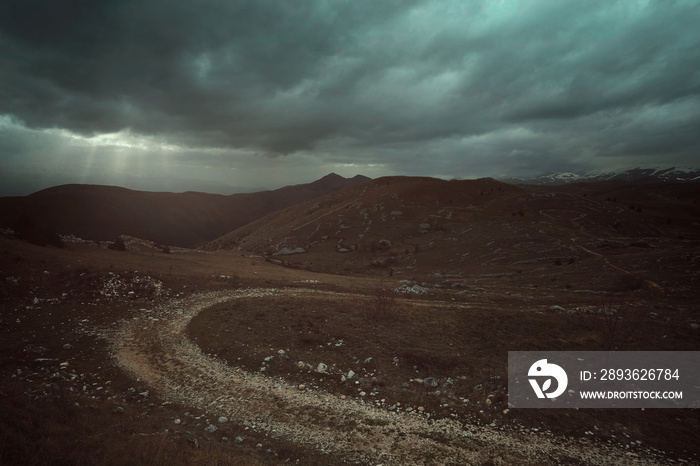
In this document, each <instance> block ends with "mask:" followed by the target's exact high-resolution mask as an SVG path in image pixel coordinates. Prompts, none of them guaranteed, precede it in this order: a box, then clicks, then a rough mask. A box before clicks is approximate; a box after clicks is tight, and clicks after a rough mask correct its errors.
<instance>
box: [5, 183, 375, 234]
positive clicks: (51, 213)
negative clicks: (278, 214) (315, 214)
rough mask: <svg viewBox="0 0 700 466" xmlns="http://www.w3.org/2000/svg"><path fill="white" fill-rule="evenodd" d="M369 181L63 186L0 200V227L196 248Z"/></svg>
mask: <svg viewBox="0 0 700 466" xmlns="http://www.w3.org/2000/svg"><path fill="white" fill-rule="evenodd" d="M367 180H369V178H366V177H364V176H361V175H358V176H356V177H354V178H343V177H341V176H339V175H336V174H333V173H332V174H329V175H327V176H325V177H323V178H321V179H319V180H317V181H314V182H313V183H308V184H300V185H294V186H286V187H283V188H280V189H277V190H274V191H262V192H257V193H251V194H232V195H230V196H224V195H219V194H206V193H199V192H185V193H167V192H146V191H134V190H130V189H125V188H119V187H114V186H96V185H76V184H71V185H63V186H57V187H53V188H48V189H44V190H42V191H39V192H36V193H34V194H31V195H29V196H23V197H2V198H0V226H3V227H7V228H11V229H15V230H16V229H24V230H27V229H34V230H42V231H46V232H56V233H58V234H62V235H68V234H72V235H76V236H79V237H81V238H85V239H91V240H98V241H106V240H110V241H111V240H114V239H115V238H116V237H117V236H118V235H122V234H126V235H130V236H135V237H139V238H143V239H147V240H151V241H154V242H157V243H162V244H167V245H171V246H181V247H195V246H197V245H200V244H202V243H205V242H207V241H210V240H212V239H214V238H217V237H219V236H221V235H223V234H225V233H227V232H229V231H231V230H233V229H236V228H238V227H240V226H242V225H245V224H246V223H249V222H251V221H253V220H256V219H258V218H260V217H262V216H264V215H267V214H269V213H270V212H273V211H275V210H278V209H281V208H284V207H288V206H290V205H293V204H296V203H298V202H303V201H307V200H309V199H314V198H317V197H319V196H323V195H325V194H328V193H331V192H333V191H336V190H338V189H341V188H344V187H346V186H350V185H353V184H357V183H363V182H365V181H367Z"/></svg>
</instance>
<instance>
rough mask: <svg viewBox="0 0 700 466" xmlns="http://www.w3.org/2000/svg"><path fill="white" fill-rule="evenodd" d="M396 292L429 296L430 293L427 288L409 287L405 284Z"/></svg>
mask: <svg viewBox="0 0 700 466" xmlns="http://www.w3.org/2000/svg"><path fill="white" fill-rule="evenodd" d="M394 291H396V292H398V293H414V294H427V293H428V291H427V290H426V289H425V288H423V287H422V286H419V285H413V286H408V285H405V284H404V285H401V286H400V287H398V288H396V289H395V290H394Z"/></svg>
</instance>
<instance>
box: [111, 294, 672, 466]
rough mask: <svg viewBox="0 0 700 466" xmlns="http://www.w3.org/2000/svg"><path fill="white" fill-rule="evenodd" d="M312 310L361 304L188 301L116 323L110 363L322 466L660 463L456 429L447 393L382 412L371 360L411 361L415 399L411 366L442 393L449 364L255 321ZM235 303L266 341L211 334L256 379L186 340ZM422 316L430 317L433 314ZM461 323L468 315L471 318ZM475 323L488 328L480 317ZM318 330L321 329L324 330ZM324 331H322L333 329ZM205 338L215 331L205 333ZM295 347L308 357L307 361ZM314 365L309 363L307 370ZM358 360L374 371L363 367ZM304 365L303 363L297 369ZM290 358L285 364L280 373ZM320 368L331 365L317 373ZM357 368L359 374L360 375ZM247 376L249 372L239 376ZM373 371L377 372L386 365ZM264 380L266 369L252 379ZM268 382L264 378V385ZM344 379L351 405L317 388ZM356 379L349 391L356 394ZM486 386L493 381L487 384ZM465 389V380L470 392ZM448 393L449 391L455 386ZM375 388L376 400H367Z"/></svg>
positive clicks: (470, 427) (553, 438) (592, 443)
mask: <svg viewBox="0 0 700 466" xmlns="http://www.w3.org/2000/svg"><path fill="white" fill-rule="evenodd" d="M310 298H313V299H318V300H321V301H323V300H325V301H327V302H332V301H337V300H341V301H346V302H347V301H351V300H356V301H361V300H362V299H363V298H362V297H360V296H353V295H346V294H338V293H331V292H322V291H318V290H307V289H270V288H268V289H239V290H226V291H219V292H208V293H201V294H193V295H190V296H187V297H185V298H184V299H172V300H169V301H167V302H166V303H164V304H162V305H160V306H158V307H157V308H155V309H153V310H151V311H150V312H144V313H143V314H141V315H136V316H134V317H133V318H132V319H129V320H126V321H124V322H123V323H122V324H121V326H120V328H119V330H118V331H117V333H116V334H115V336H114V340H113V352H114V357H115V358H116V360H117V361H118V363H119V365H120V366H121V367H123V368H124V369H126V370H127V371H129V372H130V373H131V374H133V376H135V377H138V378H139V379H141V380H142V381H144V382H145V383H147V384H148V385H149V386H151V387H153V388H155V389H156V390H157V391H158V392H159V393H160V394H161V395H162V396H163V397H164V398H166V399H168V400H170V401H172V402H175V403H179V404H182V405H184V406H193V407H196V408H198V409H201V410H206V411H207V412H209V413H211V415H212V416H213V417H215V418H220V419H224V418H225V419H227V420H231V421H234V422H237V423H240V424H243V425H245V426H247V427H249V428H250V429H252V430H253V431H257V432H260V433H264V434H265V435H269V436H271V437H274V438H285V439H287V440H291V441H293V442H295V443H299V444H301V445H307V446H309V447H313V448H315V449H318V450H320V451H321V452H323V453H324V454H328V455H329V456H328V457H329V462H332V463H337V462H341V461H360V462H363V463H375V464H379V463H383V464H468V463H476V464H481V463H489V462H491V463H503V464H513V463H515V464H543V463H569V462H580V463H586V464H629V463H630V462H635V463H636V464H656V463H660V462H663V461H665V458H664V457H663V456H661V454H660V453H659V452H658V451H653V450H652V449H647V448H645V449H636V450H635V451H630V450H629V449H628V448H629V447H627V449H625V448H621V445H619V444H610V443H608V442H603V441H600V440H599V439H595V438H587V437H585V436H582V437H572V436H565V435H555V434H554V433H552V432H551V431H549V430H546V429H539V428H532V429H530V428H524V427H522V426H508V425H504V423H501V422H496V421H494V422H492V423H491V424H488V425H486V424H485V422H479V421H478V420H476V419H468V418H466V416H465V417H462V416H460V415H459V414H457V413H456V412H454V410H450V409H449V406H450V405H451V404H452V403H455V402H458V401H460V400H459V399H456V400H455V399H453V397H450V395H449V394H450V389H449V388H448V389H447V390H444V392H445V395H446V396H447V397H448V398H449V399H448V400H446V402H445V403H442V402H441V403H439V406H440V408H444V409H440V408H437V407H436V406H435V405H434V404H429V405H427V406H428V408H426V407H425V406H418V407H415V408H414V407H413V406H405V407H404V406H402V403H400V402H392V401H391V400H389V401H387V399H386V398H383V397H384V395H383V394H382V391H383V385H382V383H380V382H379V380H380V377H381V372H380V370H379V369H378V368H376V367H374V366H373V364H376V362H375V360H374V358H377V359H378V360H379V359H380V358H387V357H391V356H393V354H394V353H396V354H399V355H400V357H399V358H398V363H397V364H405V359H410V356H409V355H411V354H413V356H414V357H417V359H416V360H415V361H414V362H416V363H418V364H413V367H415V369H412V370H413V371H417V373H416V376H414V377H413V378H412V380H410V379H408V380H407V382H406V383H409V384H417V385H419V386H424V387H425V386H431V385H432V382H427V383H426V380H427V378H425V379H423V378H421V377H417V376H419V375H420V376H423V374H427V373H428V372H426V371H431V370H432V369H433V368H432V367H430V366H427V367H421V369H418V366H419V364H420V361H421V360H423V361H432V362H431V363H432V364H434V365H435V368H434V369H436V370H437V371H438V372H439V371H440V370H441V368H440V366H441V365H443V367H442V374H439V375H438V376H437V377H436V379H435V382H436V383H437V384H438V386H447V387H449V385H450V384H448V382H447V380H446V378H445V377H444V374H447V373H448V372H449V371H447V370H446V369H448V368H449V369H453V370H454V368H450V367H449V366H450V365H451V364H452V362H451V359H452V356H451V355H449V354H444V355H442V360H440V357H438V355H437V354H434V355H433V356H435V357H433V358H432V359H431V357H430V354H429V353H431V351H432V350H431V348H430V345H429V343H426V344H425V345H423V347H422V348H421V347H418V348H403V349H401V348H396V351H395V352H392V351H388V352H385V353H381V354H379V353H375V354H372V350H374V349H377V347H376V346H375V347H372V346H369V347H367V348H365V351H364V354H362V355H361V356H360V353H359V350H361V348H362V347H361V346H356V345H357V343H352V342H351V340H353V339H355V338H358V336H361V335H363V334H365V333H369V334H371V333H372V330H371V329H369V328H359V329H358V330H357V331H356V332H351V333H350V334H343V335H335V334H333V332H332V331H326V330H325V329H319V330H318V331H316V330H314V328H316V326H318V325H319V324H320V322H322V321H327V320H332V319H343V318H344V317H347V316H343V315H340V314H337V313H330V312H329V313H326V314H325V315H324V316H323V318H321V319H308V320H307V322H306V323H304V320H305V319H303V318H302V319H301V320H299V319H290V320H286V321H285V320H282V319H280V320H277V321H276V322H270V321H269V320H267V321H266V319H267V318H268V317H264V316H279V313H275V312H271V313H268V311H269V302H270V300H272V303H275V304H279V303H280V300H282V299H283V300H287V301H288V302H289V305H290V307H294V306H296V305H297V304H299V303H301V304H302V306H300V307H302V308H303V307H304V306H303V304H306V303H309V302H310V301H309V299H310ZM239 301H240V302H242V303H244V305H246V306H248V307H249V308H250V309H252V308H253V305H252V303H253V302H255V301H258V302H259V309H258V311H257V314H256V315H258V316H262V317H260V318H261V320H262V321H263V322H264V323H265V325H269V328H268V332H267V333H261V332H260V329H259V328H253V327H254V326H255V325H256V324H255V320H256V319H255V317H253V316H251V314H250V312H248V313H246V317H247V319H248V322H249V324H248V325H247V326H246V325H245V323H243V322H236V323H235V324H234V325H227V324H226V322H225V317H224V316H221V315H218V316H217V317H220V318H221V317H223V318H222V319H220V321H219V327H220V329H221V330H223V331H226V330H228V331H233V333H234V334H233V335H231V337H230V338H229V339H228V341H229V343H228V344H229V346H230V347H234V348H235V347H238V354H241V355H246V354H247V357H248V358H251V357H254V356H258V357H260V356H262V354H261V350H263V349H264V352H265V356H264V357H261V358H260V360H259V363H260V365H261V367H260V368H258V370H256V371H253V370H245V369H244V368H241V367H237V366H236V365H233V364H227V363H226V362H225V361H224V360H223V359H222V358H220V357H216V356H211V355H208V354H206V353H205V352H203V351H202V349H201V348H200V347H199V346H198V345H197V344H195V343H194V342H193V341H192V340H190V339H189V338H188V337H187V326H188V324H189V323H190V321H191V320H192V319H193V318H194V317H196V316H197V315H198V314H199V313H200V312H201V311H203V310H205V309H208V308H211V307H212V306H215V305H217V304H220V303H226V302H228V303H229V304H227V305H228V306H229V307H230V308H231V309H234V310H232V311H231V313H230V314H231V316H233V317H232V318H233V319H234V320H235V319H236V316H235V307H236V303H237V302H239ZM431 306H432V307H435V305H434V304H432V305H431ZM219 311H221V308H219ZM462 311H463V312H467V313H468V311H469V309H462ZM283 312H284V311H283ZM288 312H291V311H288ZM296 312H302V311H299V310H297V311H296ZM409 314H410V311H409ZM419 314H420V313H419ZM481 318H482V319H483V318H485V317H484V316H483V315H482V316H481ZM285 323H288V324H289V325H290V326H292V327H293V326H294V325H302V326H304V325H306V327H304V328H301V329H297V328H293V329H292V330H291V332H286V333H285V332H284V330H285V329H284V327H285ZM414 325H415V324H414ZM442 325H444V327H443V328H444V329H445V330H447V329H448V328H450V326H454V325H455V323H454V322H450V321H449V319H446V320H444V322H443V324H442ZM320 326H321V327H323V324H320ZM280 327H282V329H280ZM327 327H328V329H330V328H331V327H332V326H330V325H329V326H327ZM461 327H462V328H466V326H461ZM202 328H206V326H204V327H200V330H201V329H202ZM290 328H291V327H290ZM234 329H237V330H234ZM208 330H209V331H212V329H211V327H209V328H208ZM246 331H247V332H249V333H250V334H251V335H256V337H255V338H256V339H257V343H253V342H251V341H250V339H245V338H238V335H239V334H240V333H243V334H245V333H246ZM278 332H279V333H281V334H282V335H283V336H284V337H288V338H290V340H289V343H290V344H288V345H280V341H279V340H277V339H276V338H275V336H274V335H276V334H277V333H278ZM296 332H300V334H301V341H297V342H294V340H293V338H295V337H297V335H299V333H297V335H293V336H292V334H293V333H296ZM193 333H194V336H193V337H194V338H196V341H199V342H201V343H202V344H204V345H205V347H206V346H208V345H209V343H208V342H214V344H216V342H219V343H220V342H221V337H222V335H221V334H220V333H219V334H216V335H206V336H205V335H204V334H202V333H197V332H196V331H195V332H193ZM467 333H468V332H467ZM306 334H309V335H310V337H309V338H310V339H309V340H304V339H305V338H307V336H306ZM482 335H483V332H482ZM584 338H585V337H584ZM346 339H347V342H346ZM260 340H262V341H260ZM326 340H328V341H326ZM317 343H318V346H319V350H321V349H323V350H324V351H316V349H315V346H316V344H317ZM346 344H347V345H348V346H351V345H354V346H352V353H353V355H352V356H355V357H356V358H357V359H355V360H353V357H352V356H350V355H349V354H345V355H344V356H342V357H340V358H338V359H337V362H335V361H333V360H332V359H331V354H330V353H329V352H327V351H325V350H326V349H327V348H330V349H331V350H333V349H334V348H343V346H344V345H346ZM300 345H301V347H300ZM335 345H337V346H335ZM303 346H308V347H309V348H308V351H307V352H306V353H304V349H303V348H302V347H303ZM523 349H528V348H523ZM484 351H486V348H484ZM256 352H257V354H256ZM324 352H325V354H324ZM368 353H369V354H368ZM387 353H388V354H387ZM421 353H422V354H421ZM234 354H235V352H234ZM314 355H317V356H316V358H314ZM365 355H367V356H368V357H371V358H372V359H371V360H365V361H360V358H361V357H364V356H365ZM426 356H427V358H426ZM223 357H226V358H227V359H230V358H231V357H232V355H231V354H226V355H224V356H223ZM240 357H241V358H243V357H244V356H240ZM302 357H303V358H304V359H305V360H306V361H304V360H303V359H301V358H302ZM287 358H289V359H290V361H289V364H287V361H286V360H287ZM321 358H322V359H324V360H325V361H328V362H324V361H321V360H320V359H321ZM326 358H328V359H326ZM348 358H350V359H348ZM296 359H299V361H297V360H296ZM461 359H465V358H461ZM467 360H468V359H467ZM273 361H278V362H279V363H280V365H279V366H278V368H277V374H274V372H275V370H273V369H272V368H273V367H275V363H273ZM300 361H301V363H303V364H304V367H303V368H301V367H299V366H300ZM391 361H392V362H393V361H394V360H393V359H392V360H391ZM307 362H308V366H307V365H306V364H307ZM321 363H323V364H324V366H322V365H321ZM358 363H359V364H360V365H358ZM285 364H287V365H286V367H284V365H285ZM362 364H364V366H366V367H361V365H362ZM390 364H391V363H390ZM467 364H468V363H467ZM250 365H251V363H250V362H248V366H250ZM380 365H382V366H384V365H385V363H384V364H380ZM267 367H270V368H271V369H267ZM282 367H284V368H282ZM351 367H353V368H354V370H353V369H351ZM261 368H266V369H265V370H262V371H261V370H260V369H261ZM295 368H296V369H295ZM285 369H286V370H287V372H288V373H290V374H291V373H292V372H293V371H294V370H296V371H299V370H306V371H308V373H311V371H315V372H314V373H315V374H316V375H317V376H318V377H314V378H313V380H309V381H307V383H298V382H300V380H299V379H298V378H295V377H284V376H282V375H281V374H280V373H281V372H284V370H285ZM461 369H464V370H465V371H466V372H467V373H469V374H470V375H473V373H474V372H475V371H473V370H472V371H471V372H469V371H467V370H466V368H465V367H462V368H461ZM499 370H500V368H496V372H498V371H499ZM268 371H269V372H268ZM351 371H352V372H351ZM457 372H459V371H457ZM268 373H269V374H270V375H267V374H268ZM373 373H374V374H375V375H374V376H373V375H372V374H373ZM436 374H437V373H436ZM482 375H483V374H482ZM343 378H344V379H346V383H347V382H349V384H348V385H349V386H350V387H352V389H355V387H353V385H359V387H357V388H359V389H360V390H361V391H360V393H357V394H356V393H350V394H349V395H346V394H345V393H343V391H342V390H339V391H338V392H337V393H336V392H334V391H332V390H330V389H329V387H327V386H323V382H324V381H326V380H328V381H333V382H335V383H337V381H338V380H342V379H343ZM353 379H355V382H357V383H356V384H353ZM494 380H497V379H495V377H494ZM473 381H474V379H472V380H471V381H469V383H473ZM378 382H379V383H378ZM385 383H386V382H385ZM389 383H390V382H389ZM454 383H455V381H454V380H453V381H452V384H454ZM480 385H481V388H480V389H479V388H478V387H476V386H474V387H472V391H484V392H490V391H492V390H494V389H496V390H497V385H498V384H490V383H489V380H484V383H482V384H480ZM409 386H410V385H409ZM371 387H372V388H371ZM373 387H378V388H377V389H376V390H373ZM363 388H364V390H363ZM365 390H369V392H367V391H365ZM351 391H352V390H351ZM433 393H435V392H433ZM433 393H431V394H429V395H426V396H428V397H430V396H435V397H436V399H439V398H440V393H438V394H437V395H435V394H433ZM478 398H482V400H478ZM465 400H466V403H477V402H478V403H479V404H478V406H479V408H480V409H479V411H480V412H485V411H487V410H489V409H490V407H492V406H494V407H495V406H497V407H498V409H499V410H501V409H502V403H503V393H502V392H501V393H496V395H495V396H490V394H489V395H485V394H484V393H482V394H481V395H478V396H475V397H472V396H471V395H470V396H469V397H468V398H466V397H463V400H461V401H462V403H464V401H465ZM407 408H409V409H407ZM506 413H507V411H506ZM485 417H487V416H485ZM505 424H507V423H505ZM214 427H216V426H214Z"/></svg>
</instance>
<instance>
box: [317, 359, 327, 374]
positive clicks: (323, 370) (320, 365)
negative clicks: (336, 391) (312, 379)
mask: <svg viewBox="0 0 700 466" xmlns="http://www.w3.org/2000/svg"><path fill="white" fill-rule="evenodd" d="M327 370H328V366H327V365H325V364H323V363H322V362H320V363H318V366H316V372H318V373H320V374H325V373H326V371H327Z"/></svg>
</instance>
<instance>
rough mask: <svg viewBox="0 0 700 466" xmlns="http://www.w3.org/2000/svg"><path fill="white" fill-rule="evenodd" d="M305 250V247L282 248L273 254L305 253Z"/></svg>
mask: <svg viewBox="0 0 700 466" xmlns="http://www.w3.org/2000/svg"><path fill="white" fill-rule="evenodd" d="M305 252H306V249H304V248H282V249H280V250H279V251H277V252H276V253H274V254H273V256H289V255H292V254H303V253H305Z"/></svg>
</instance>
